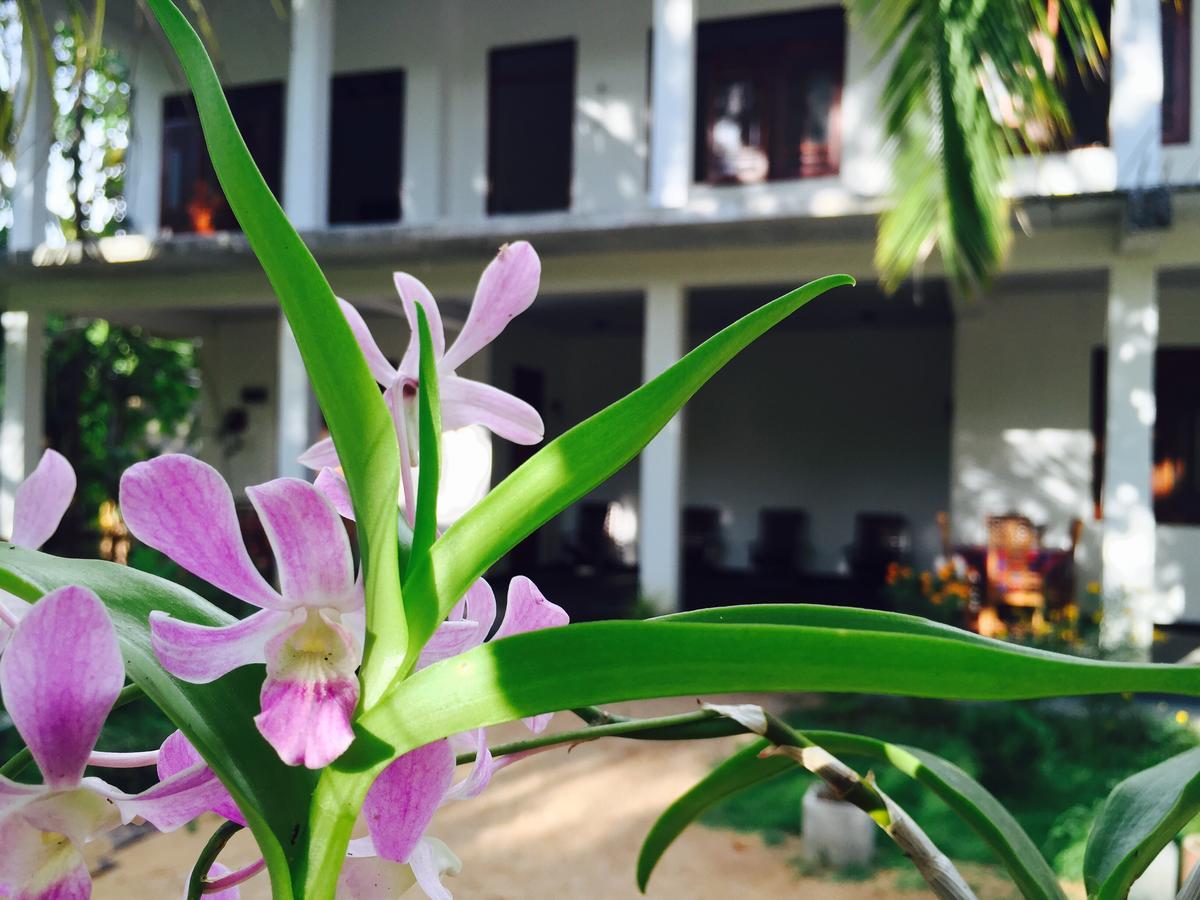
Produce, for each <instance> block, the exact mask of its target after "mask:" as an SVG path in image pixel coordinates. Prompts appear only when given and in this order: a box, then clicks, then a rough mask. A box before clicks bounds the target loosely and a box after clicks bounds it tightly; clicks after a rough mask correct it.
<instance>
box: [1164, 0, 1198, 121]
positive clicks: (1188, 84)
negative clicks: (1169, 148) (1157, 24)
mask: <svg viewBox="0 0 1200 900" xmlns="http://www.w3.org/2000/svg"><path fill="white" fill-rule="evenodd" d="M1162 35H1163V37H1162V41H1163V104H1162V137H1163V143H1164V144H1186V143H1187V142H1188V141H1189V140H1191V135H1192V3H1191V0H1166V2H1164V3H1163V4H1162Z"/></svg>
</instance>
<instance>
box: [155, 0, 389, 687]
mask: <svg viewBox="0 0 1200 900" xmlns="http://www.w3.org/2000/svg"><path fill="white" fill-rule="evenodd" d="M148 2H149V5H150V8H151V10H152V11H153V13H154V16H155V18H156V19H158V23H159V25H161V26H162V29H163V32H164V33H165V34H166V36H167V39H168V40H169V41H170V43H171V47H172V48H173V49H174V50H175V53H176V55H177V56H178V57H179V62H180V65H182V66H183V71H184V74H185V75H187V79H188V83H189V85H191V88H192V93H193V94H194V95H195V98H196V110H197V112H198V113H199V114H200V124H201V126H203V129H204V139H205V141H206V142H207V144H208V152H209V156H210V157H211V158H212V164H213V169H214V170H215V171H216V173H217V177H218V178H219V179H220V181H221V187H222V188H223V189H224V192H225V198H226V200H227V201H228V202H229V207H230V209H232V210H233V213H234V215H235V216H237V220H238V222H239V223H240V224H241V226H242V229H243V230H244V231H245V233H246V239H247V240H248V241H249V242H250V247H251V249H253V250H254V254H255V256H257V257H258V260H259V262H260V263H262V267H263V270H264V271H265V272H266V273H267V278H268V279H269V280H270V282H271V286H272V287H273V288H274V289H275V293H276V295H277V296H278V297H279V301H280V303H281V304H282V305H283V311H284V313H285V314H286V315H287V320H288V324H289V325H291V328H292V332H293V333H294V334H295V336H296V343H297V344H298V345H299V347H300V354H301V356H302V357H303V358H304V366H305V368H306V369H307V370H308V375H309V378H310V379H311V380H312V385H313V389H314V391H315V392H316V395H317V400H318V401H319V402H320V404H321V412H322V413H324V415H325V421H326V422H327V423H328V424H329V431H330V433H331V434H332V436H333V441H334V444H335V445H336V447H337V451H338V459H339V460H340V461H341V463H342V467H343V469H344V471H345V474H346V481H347V483H348V484H349V486H350V497H351V500H352V501H353V503H354V513H355V516H356V518H357V521H358V539H359V544H360V546H361V549H362V557H363V571H364V576H365V581H366V595H367V639H366V647H365V649H364V660H363V671H362V680H363V702H364V704H370V703H371V702H372V700H373V699H374V695H375V694H376V693H378V691H380V690H382V688H383V687H384V685H385V684H386V682H387V681H389V680H390V679H391V673H392V672H394V671H395V670H396V669H397V668H398V667H399V665H400V661H401V659H402V658H403V654H404V651H405V649H406V643H405V636H406V624H405V618H404V606H403V604H402V603H401V598H400V583H399V578H398V571H399V563H398V558H397V548H396V494H397V491H398V490H399V484H400V453H399V449H398V446H397V444H396V431H395V428H394V427H393V426H392V420H391V416H390V415H389V414H388V411H387V406H386V404H385V403H384V401H383V398H382V397H381V396H380V393H379V390H378V389H377V388H376V386H375V379H374V378H372V377H371V373H370V372H369V371H368V370H367V364H366V361H365V360H364V359H363V355H362V351H361V350H359V348H358V344H357V343H356V342H355V340H354V336H353V335H352V334H351V332H350V326H349V325H348V324H347V323H346V319H345V317H344V316H343V315H342V313H341V310H339V309H338V305H337V301H336V299H335V298H334V296H333V291H332V290H331V289H330V287H329V282H327V281H326V280H325V275H324V274H323V273H322V272H321V269H320V268H319V267H318V266H317V262H316V260H315V259H313V256H312V254H311V253H310V252H309V250H308V247H306V246H305V244H304V241H302V240H301V239H300V235H298V234H297V233H296V229H294V228H293V227H292V225H291V223H290V222H289V221H288V219H287V216H285V215H284V213H283V209H282V208H281V207H280V206H279V203H278V202H276V200H275V197H274V196H273V195H272V194H271V191H270V189H269V188H268V187H267V183H266V182H265V181H264V180H263V177H262V175H261V173H260V172H259V171H258V167H257V166H256V165H255V164H254V159H253V158H252V157H251V156H250V151H249V150H247V149H246V143H245V141H243V140H242V136H241V133H240V132H239V131H238V128H237V125H236V123H235V122H234V121H233V116H232V115H231V114H230V112H229V104H228V103H226V101H225V95H224V93H223V92H222V90H221V82H220V80H219V79H218V78H217V73H216V72H215V71H214V69H213V66H212V62H211V61H210V60H209V58H208V54H207V53H206V52H205V50H204V45H203V43H202V42H201V41H200V38H199V36H197V34H196V32H195V31H194V30H193V29H192V26H191V25H190V24H188V21H187V19H186V18H185V17H184V16H183V14H182V13H181V12H180V11H179V10H178V9H177V8H176V7H175V5H174V4H173V3H172V2H171V0H148ZM318 187H319V186H315V185H314V186H313V189H314V190H316V189H318Z"/></svg>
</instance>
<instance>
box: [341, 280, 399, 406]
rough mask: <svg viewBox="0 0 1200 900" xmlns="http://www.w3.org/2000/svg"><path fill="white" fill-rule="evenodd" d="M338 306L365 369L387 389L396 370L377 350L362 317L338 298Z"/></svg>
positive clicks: (377, 346)
mask: <svg viewBox="0 0 1200 900" xmlns="http://www.w3.org/2000/svg"><path fill="white" fill-rule="evenodd" d="M338 306H339V307H341V310H342V315H344V316H345V317H346V321H347V322H348V323H349V325H350V332H351V334H353V335H354V340H356V341H358V346H359V348H360V349H361V350H362V352H363V358H364V359H366V361H367V368H368V369H369V370H370V371H371V374H372V375H373V376H374V377H375V380H376V381H378V382H379V383H380V384H381V385H382V386H383V387H387V386H388V385H389V384H391V383H392V380H393V379H394V378H395V377H396V369H395V367H393V366H392V364H391V363H390V362H388V361H387V357H386V356H384V355H383V351H382V350H380V349H379V345H378V344H377V343H375V338H374V337H372V336H371V329H369V328H368V327H367V323H366V322H365V321H363V317H362V315H360V314H359V312H358V310H357V309H355V308H354V307H353V306H351V305H350V304H349V303H347V302H346V301H345V300H343V299H342V298H340V297H339V298H338Z"/></svg>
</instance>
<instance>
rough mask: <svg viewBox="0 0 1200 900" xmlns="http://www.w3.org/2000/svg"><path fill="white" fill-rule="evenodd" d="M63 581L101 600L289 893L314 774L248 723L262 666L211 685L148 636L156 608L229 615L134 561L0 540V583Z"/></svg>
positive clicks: (131, 671)
mask: <svg viewBox="0 0 1200 900" xmlns="http://www.w3.org/2000/svg"><path fill="white" fill-rule="evenodd" d="M66 585H81V586H83V587H86V588H88V589H90V590H92V591H94V592H95V593H96V595H97V596H99V597H100V599H101V600H102V601H103V602H104V605H105V606H106V607H107V608H108V611H109V615H110V616H111V618H112V621H113V625H114V626H115V628H116V631H117V639H118V640H119V641H120V644H121V654H122V656H123V657H124V659H125V671H126V674H127V675H128V676H129V678H131V679H132V680H133V682H134V683H135V684H137V685H139V686H140V687H141V688H142V690H143V691H144V692H145V694H146V696H147V697H149V698H150V699H151V700H152V701H153V702H154V703H155V704H156V705H157V706H159V707H160V708H161V709H162V710H163V712H165V713H166V714H167V716H168V717H169V718H170V719H171V721H172V722H174V723H175V725H176V726H177V727H178V728H179V729H180V730H181V731H182V732H183V733H184V734H185V735H186V736H187V738H188V740H189V741H191V742H192V745H193V746H194V747H195V748H196V750H197V751H199V753H200V755H201V756H202V757H204V760H205V762H207V763H208V764H209V766H211V767H212V769H213V771H214V772H216V773H217V775H218V776H219V777H220V779H221V781H222V782H223V783H224V784H225V786H226V787H227V788H229V791H230V793H231V794H232V795H233V798H234V800H236V801H237V805H238V807H239V808H240V809H241V811H242V813H243V814H244V815H245V816H246V821H247V823H248V824H249V825H250V828H251V830H252V831H253V832H254V838H255V840H256V841H257V842H258V846H259V849H260V850H261V852H262V855H263V858H264V859H265V860H266V862H267V868H268V870H269V872H270V875H271V886H272V890H273V892H274V896H275V897H276V898H280V900H284V898H291V897H292V896H293V893H292V886H291V876H290V873H289V862H290V861H291V857H292V855H293V854H294V853H295V850H296V848H297V847H298V846H302V844H297V843H295V841H296V839H297V837H298V836H299V834H300V832H301V831H303V830H304V829H305V828H306V827H307V825H308V798H309V797H310V796H311V795H312V791H313V788H314V786H315V784H316V773H315V772H310V771H309V770H307V769H303V768H292V767H289V766H285V765H284V764H283V763H282V762H281V761H280V759H279V755H278V754H277V753H276V752H275V751H274V749H272V748H271V746H270V745H269V744H268V743H267V742H266V741H265V740H263V738H262V736H261V735H260V734H259V733H258V730H257V729H256V728H255V727H254V716H255V715H256V714H257V713H258V707H259V702H258V693H259V690H260V689H261V687H262V680H263V669H262V667H261V666H244V667H242V668H240V669H237V670H236V671H233V672H230V673H229V674H228V675H226V676H225V677H223V678H220V679H218V680H217V681H214V682H213V683H212V684H188V683H187V682H184V681H179V680H177V679H175V678H173V677H171V676H170V675H168V674H167V673H166V672H165V671H164V670H163V668H162V666H160V665H159V663H158V659H157V657H156V656H155V655H154V651H153V648H152V647H151V645H150V629H149V617H150V613H151V612H152V611H153V610H156V609H157V610H162V611H163V612H166V613H168V614H170V615H171V616H173V617H174V618H177V619H180V620H181V621H185V622H195V623H197V624H200V625H228V624H230V623H231V622H233V621H234V619H233V617H232V616H230V615H228V614H227V613H224V612H222V611H221V610H219V609H217V608H216V607H215V606H213V605H212V604H211V603H209V602H208V601H207V600H204V599H203V598H201V597H198V596H196V595H195V594H193V593H192V592H190V591H188V590H186V589H184V588H181V587H179V586H178V585H175V584H172V583H171V582H169V581H165V580H163V579H161V578H158V577H156V576H154V575H147V574H145V573H144V572H138V571H137V570H135V569H130V568H127V567H125V566H118V565H116V564H115V563H108V562H99V561H95V560H74V559H59V558H57V557H54V556H49V555H47V554H44V553H38V552H36V551H33V550H23V549H21V548H19V547H14V546H12V545H11V544H0V588H3V589H4V590H6V591H9V592H10V593H13V594H16V595H17V596H18V597H21V598H23V599H25V600H29V601H35V600H37V599H38V598H39V597H41V596H42V595H43V594H45V593H46V592H48V591H51V590H54V589H55V588H59V587H64V586H66Z"/></svg>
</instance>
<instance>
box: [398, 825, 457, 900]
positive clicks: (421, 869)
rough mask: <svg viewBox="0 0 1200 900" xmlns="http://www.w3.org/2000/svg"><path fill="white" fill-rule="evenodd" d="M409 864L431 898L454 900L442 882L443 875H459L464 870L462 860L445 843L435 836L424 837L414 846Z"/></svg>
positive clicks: (433, 899) (427, 895) (418, 881)
mask: <svg viewBox="0 0 1200 900" xmlns="http://www.w3.org/2000/svg"><path fill="white" fill-rule="evenodd" d="M408 864H409V866H410V867H412V873H413V877H414V878H416V879H417V884H419V885H420V886H421V890H423V891H424V892H425V896H426V897H428V898H429V900H454V896H453V895H452V894H451V893H450V892H449V891H448V890H446V886H445V885H444V884H442V876H443V875H457V874H458V873H459V872H461V871H462V862H461V861H460V860H459V858H458V857H457V856H455V855H454V851H452V850H451V849H450V848H449V847H447V846H446V845H445V844H444V843H442V842H441V841H439V840H438V839H437V838H434V837H428V838H423V839H422V840H421V842H420V843H419V844H417V846H416V847H414V848H413V852H412V856H411V857H409V860H408Z"/></svg>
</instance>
